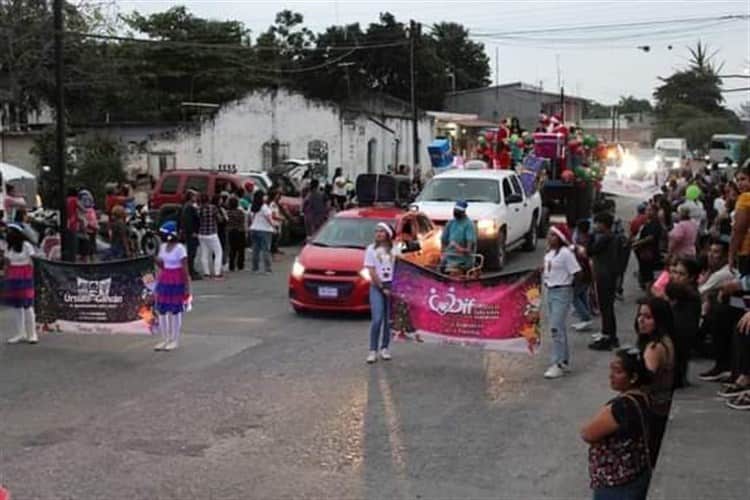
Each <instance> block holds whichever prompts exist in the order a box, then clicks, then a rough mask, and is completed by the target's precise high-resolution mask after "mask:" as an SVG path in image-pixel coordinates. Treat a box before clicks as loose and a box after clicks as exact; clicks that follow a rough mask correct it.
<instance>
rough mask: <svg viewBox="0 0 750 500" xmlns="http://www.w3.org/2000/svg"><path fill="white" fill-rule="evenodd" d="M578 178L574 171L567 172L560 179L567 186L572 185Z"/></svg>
mask: <svg viewBox="0 0 750 500" xmlns="http://www.w3.org/2000/svg"><path fill="white" fill-rule="evenodd" d="M575 178H576V175H575V174H574V173H573V171H572V170H565V171H563V173H562V174H560V179H562V181H563V182H564V183H566V184H570V183H572V182H573V181H574V180H575Z"/></svg>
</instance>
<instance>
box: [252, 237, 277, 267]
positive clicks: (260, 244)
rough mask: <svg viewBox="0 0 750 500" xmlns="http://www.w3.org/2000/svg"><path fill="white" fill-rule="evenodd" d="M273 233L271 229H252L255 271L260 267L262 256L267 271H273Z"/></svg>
mask: <svg viewBox="0 0 750 500" xmlns="http://www.w3.org/2000/svg"><path fill="white" fill-rule="evenodd" d="M272 238H273V233H272V232H270V231H250V240H251V241H252V243H253V271H258V270H259V269H260V258H261V256H262V257H263V266H264V267H265V271H266V272H269V273H270V272H271V239H272Z"/></svg>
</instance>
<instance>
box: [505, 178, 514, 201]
mask: <svg viewBox="0 0 750 500" xmlns="http://www.w3.org/2000/svg"><path fill="white" fill-rule="evenodd" d="M512 194H513V188H512V187H511V185H510V181H509V180H508V179H503V199H505V200H507V199H508V197H509V196H510V195H512Z"/></svg>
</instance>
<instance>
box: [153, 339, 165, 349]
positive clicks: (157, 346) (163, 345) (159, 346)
mask: <svg viewBox="0 0 750 500" xmlns="http://www.w3.org/2000/svg"><path fill="white" fill-rule="evenodd" d="M166 346H167V341H166V340H165V341H163V342H159V343H158V344H156V345H155V346H154V351H163V350H164V348H165V347H166Z"/></svg>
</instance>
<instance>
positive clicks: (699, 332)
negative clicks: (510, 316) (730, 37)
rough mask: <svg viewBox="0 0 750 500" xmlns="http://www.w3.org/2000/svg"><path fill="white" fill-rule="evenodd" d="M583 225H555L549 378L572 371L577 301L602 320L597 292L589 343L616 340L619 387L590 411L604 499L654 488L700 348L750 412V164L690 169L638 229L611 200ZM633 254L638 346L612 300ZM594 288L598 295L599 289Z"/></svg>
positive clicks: (727, 390) (598, 491) (651, 205)
mask: <svg viewBox="0 0 750 500" xmlns="http://www.w3.org/2000/svg"><path fill="white" fill-rule="evenodd" d="M593 222H594V225H593V231H589V226H590V222H589V221H581V222H580V223H579V224H578V225H577V227H576V230H575V232H574V234H572V235H571V233H570V232H569V230H568V227H567V225H559V226H553V227H552V228H551V230H550V234H549V236H548V251H547V253H546V255H545V260H544V272H543V280H544V284H545V288H546V294H545V295H546V312H547V325H548V326H547V327H548V329H549V335H550V337H551V340H552V350H551V351H552V353H551V358H552V365H551V366H550V368H548V369H547V371H546V372H545V374H544V376H545V377H546V378H548V379H556V378H560V377H563V376H564V375H565V374H566V373H567V372H568V371H569V370H570V352H569V350H568V344H567V332H566V320H567V315H568V312H569V311H570V309H571V308H572V309H573V311H574V313H575V314H576V315H577V316H578V319H579V320H580V321H579V322H577V323H574V324H573V325H572V327H573V329H575V330H579V331H582V330H586V329H589V328H590V327H591V326H592V321H591V318H592V308H591V306H592V305H594V304H592V303H591V302H590V301H589V300H587V299H589V298H591V297H593V298H594V299H595V300H594V302H595V303H596V305H598V309H599V313H600V316H601V333H598V334H595V338H594V340H593V342H592V343H591V344H590V345H589V347H590V348H591V349H594V350H602V351H609V350H613V349H616V351H615V356H614V358H613V360H612V361H611V363H610V385H611V387H612V389H613V390H615V391H617V392H618V395H617V396H616V397H615V398H613V399H612V400H610V401H608V402H607V404H605V405H604V406H603V407H602V408H601V409H600V410H599V411H597V413H596V414H595V415H594V416H593V417H592V418H591V419H590V421H588V422H587V423H586V424H585V425H584V427H583V429H582V431H581V435H582V438H583V439H584V440H585V441H586V442H588V443H589V444H590V453H589V470H590V477H591V487H592V489H593V490H594V498H601V499H605V498H623V499H641V498H645V496H646V492H647V490H648V484H649V480H650V476H651V470H652V468H653V467H654V465H655V464H656V460H657V457H658V453H659V450H660V446H661V439H662V437H663V435H664V432H665V429H666V425H667V417H668V415H669V411H670V407H671V403H672V395H673V391H675V390H679V389H681V388H684V387H686V386H688V385H689V384H690V380H691V378H692V377H693V375H691V374H690V373H689V366H690V360H691V358H693V357H695V356H702V357H708V358H710V359H712V360H713V366H712V367H711V368H710V369H709V370H707V371H704V372H702V373H700V374H698V378H700V379H701V380H704V381H710V382H719V383H722V385H721V386H719V387H718V389H717V395H718V396H719V397H721V398H723V399H725V400H726V406H727V407H728V408H731V409H734V410H750V231H749V230H750V167H748V165H745V166H744V167H743V168H741V169H739V171H737V173H736V175H735V176H734V178H733V179H727V178H726V176H722V175H721V173H720V172H718V171H716V170H713V171H712V170H708V169H706V170H705V171H703V172H701V173H700V174H699V175H694V174H692V173H691V172H685V173H684V174H682V175H680V177H679V178H675V179H672V180H670V182H668V183H667V185H665V187H664V188H663V189H662V192H660V193H658V194H657V195H655V196H654V197H653V198H652V199H650V200H648V201H646V202H644V203H642V204H641V205H640V206H639V207H638V213H637V214H636V215H635V217H634V218H633V219H632V220H631V221H630V225H629V229H630V230H629V234H627V232H626V231H625V230H624V224H622V222H621V221H618V220H616V218H615V217H614V215H613V211H612V210H608V209H606V208H605V209H602V210H598V211H596V213H595V215H594V217H593ZM631 252H632V253H633V254H634V255H635V258H636V260H637V264H638V272H637V274H636V276H637V282H638V285H639V286H640V288H641V290H642V291H643V298H641V299H640V300H639V301H638V305H637V310H636V312H635V320H634V332H635V337H634V338H635V341H634V342H633V347H629V348H628V347H625V348H620V340H619V337H618V334H617V324H616V322H615V315H614V307H613V306H614V301H615V300H616V297H617V296H618V295H619V293H620V289H621V287H622V280H623V277H624V273H625V270H626V269H627V262H628V256H629V255H630V254H631ZM591 292H593V293H591Z"/></svg>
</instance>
